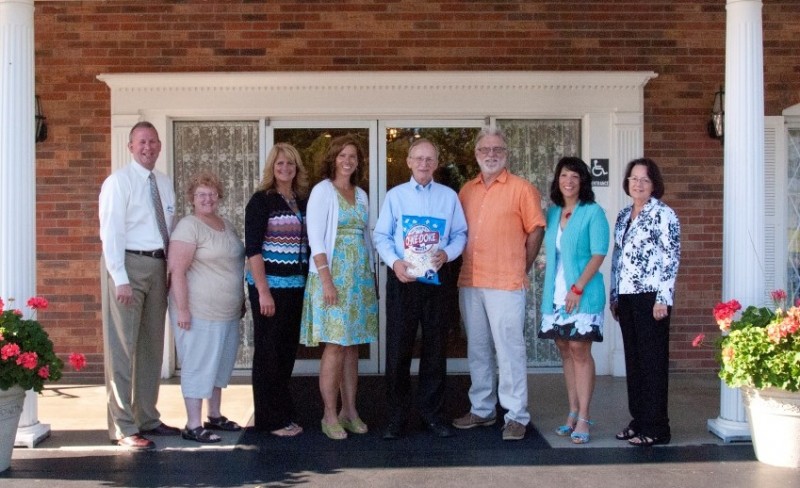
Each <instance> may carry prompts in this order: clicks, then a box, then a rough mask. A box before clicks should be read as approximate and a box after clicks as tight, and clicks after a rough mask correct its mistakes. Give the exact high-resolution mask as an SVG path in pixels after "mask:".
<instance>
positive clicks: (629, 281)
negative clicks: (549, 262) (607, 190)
mask: <svg viewBox="0 0 800 488" xmlns="http://www.w3.org/2000/svg"><path fill="white" fill-rule="evenodd" d="M622 188H623V189H624V190H625V193H627V194H628V195H629V196H630V197H631V198H632V199H633V203H632V204H631V205H629V206H627V207H625V208H623V209H622V210H621V211H620V212H619V215H618V216H617V223H616V225H615V227H614V253H613V255H612V260H611V297H610V300H609V303H610V306H611V314H612V315H613V316H614V318H615V319H616V320H617V321H619V325H620V329H621V330H622V341H623V344H624V346H625V367H626V369H627V382H628V410H629V411H630V414H631V416H632V417H633V419H632V420H631V421H630V423H629V424H628V425H627V426H626V427H625V428H624V429H622V430H621V431H620V432H619V433H618V434H617V436H616V437H617V439H619V440H627V441H628V442H629V443H630V444H633V445H635V446H641V447H647V446H652V445H653V444H667V443H668V442H669V441H670V438H671V434H670V427H669V417H668V415H667V385H668V363H669V323H670V313H671V311H672V304H673V299H674V296H675V277H676V276H677V274H678V265H679V262H680V250H681V241H680V236H681V228H680V223H679V222H678V217H677V216H676V215H675V212H674V211H673V210H672V209H671V208H670V207H668V206H667V205H666V204H664V203H663V202H662V201H661V200H659V199H660V198H661V197H662V196H663V195H664V180H663V179H662V177H661V171H659V169H658V166H657V165H656V163H655V162H654V161H652V160H650V159H647V158H642V159H635V160H633V161H631V162H630V163H628V167H627V169H626V170H625V179H624V180H623V182H622Z"/></svg>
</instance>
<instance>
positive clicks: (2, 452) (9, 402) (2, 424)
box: [0, 386, 25, 473]
mask: <svg viewBox="0 0 800 488" xmlns="http://www.w3.org/2000/svg"><path fill="white" fill-rule="evenodd" d="M23 403H25V390H23V389H22V388H20V387H19V386H12V387H11V388H9V389H8V390H0V473H2V472H3V471H5V470H7V469H8V468H9V467H10V466H11V451H13V450H14V439H15V438H16V436H17V426H18V425H19V417H20V415H22V405H23Z"/></svg>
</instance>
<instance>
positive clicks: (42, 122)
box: [35, 95, 47, 142]
mask: <svg viewBox="0 0 800 488" xmlns="http://www.w3.org/2000/svg"><path fill="white" fill-rule="evenodd" d="M35 100H36V142H44V141H46V140H47V122H46V120H47V117H45V116H44V114H43V113H42V101H41V100H40V99H39V95H36V98H35Z"/></svg>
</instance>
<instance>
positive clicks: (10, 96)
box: [0, 0, 50, 447]
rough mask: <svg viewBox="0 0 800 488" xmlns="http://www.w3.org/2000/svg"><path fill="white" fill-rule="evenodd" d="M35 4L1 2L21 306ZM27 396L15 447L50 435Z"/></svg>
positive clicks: (6, 259)
mask: <svg viewBox="0 0 800 488" xmlns="http://www.w3.org/2000/svg"><path fill="white" fill-rule="evenodd" d="M34 80H35V78H34V46H33V0H0V229H2V232H1V233H0V296H1V297H3V298H4V299H8V298H14V299H15V304H16V305H17V308H20V309H22V310H25V311H27V312H28V313H30V312H31V311H30V310H29V309H27V308H26V307H24V304H25V302H26V301H27V300H28V298H30V297H32V296H34V295H36V183H35V177H36V174H35V166H36V148H35V144H36V143H35V135H34V132H35V131H34V126H35V118H34V84H35V82H34ZM37 417H38V404H37V398H36V394H35V393H33V391H29V392H27V394H26V396H25V406H24V409H23V411H22V417H21V418H20V421H19V429H18V430H17V438H16V442H15V445H24V446H28V447H33V446H34V445H36V443H37V442H39V441H40V440H41V439H44V438H45V437H47V436H48V435H49V434H50V426H49V425H43V424H41V423H39V420H38V418H37Z"/></svg>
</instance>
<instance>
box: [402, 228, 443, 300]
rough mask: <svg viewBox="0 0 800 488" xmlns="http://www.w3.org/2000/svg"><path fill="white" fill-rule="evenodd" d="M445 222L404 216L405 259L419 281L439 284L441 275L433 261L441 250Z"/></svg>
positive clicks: (412, 273)
mask: <svg viewBox="0 0 800 488" xmlns="http://www.w3.org/2000/svg"><path fill="white" fill-rule="evenodd" d="M444 226H445V221H444V220H443V219H437V218H434V217H418V216H413V215H404V216H403V259H404V260H405V261H407V262H408V263H410V264H411V266H413V268H410V269H409V270H408V273H409V274H410V275H412V276H416V278H417V281H419V282H422V283H428V284H432V285H438V284H439V273H437V272H436V268H435V267H434V266H433V263H432V260H433V256H434V255H435V254H436V251H438V250H439V238H440V236H441V233H442V231H443V230H444Z"/></svg>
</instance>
